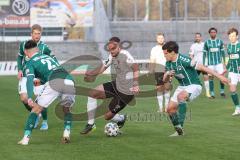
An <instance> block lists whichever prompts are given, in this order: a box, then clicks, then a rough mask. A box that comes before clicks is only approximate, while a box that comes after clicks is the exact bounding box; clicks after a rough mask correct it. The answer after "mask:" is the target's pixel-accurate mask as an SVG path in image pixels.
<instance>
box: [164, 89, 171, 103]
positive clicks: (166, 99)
mask: <svg viewBox="0 0 240 160" xmlns="http://www.w3.org/2000/svg"><path fill="white" fill-rule="evenodd" d="M164 98H165V107H168V103H169V100H170V91H165V92H164Z"/></svg>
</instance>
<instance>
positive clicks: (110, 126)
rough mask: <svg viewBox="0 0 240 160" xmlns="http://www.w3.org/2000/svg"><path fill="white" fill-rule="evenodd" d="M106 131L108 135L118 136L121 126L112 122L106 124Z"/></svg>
mask: <svg viewBox="0 0 240 160" xmlns="http://www.w3.org/2000/svg"><path fill="white" fill-rule="evenodd" d="M104 133H105V134H106V136H108V137H116V136H117V135H118V134H119V133H120V132H119V127H118V125H117V124H116V123H113V122H110V123H107V124H106V125H105V128H104Z"/></svg>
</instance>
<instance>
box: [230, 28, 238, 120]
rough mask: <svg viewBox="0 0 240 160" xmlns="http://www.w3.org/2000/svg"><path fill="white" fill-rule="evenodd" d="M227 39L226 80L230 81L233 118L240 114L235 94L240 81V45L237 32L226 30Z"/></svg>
mask: <svg viewBox="0 0 240 160" xmlns="http://www.w3.org/2000/svg"><path fill="white" fill-rule="evenodd" d="M228 38H229V40H230V43H229V44H228V45H227V53H228V56H229V61H228V64H227V69H228V72H229V73H228V79H229V80H230V88H229V89H230V92H231V98H232V101H233V104H234V105H235V111H234V113H233V114H232V115H233V116H235V115H239V114H240V106H239V99H238V94H237V92H236V91H237V84H238V82H239V81H240V71H239V69H240V43H239V42H238V30H237V29H236V28H230V29H229V30H228Z"/></svg>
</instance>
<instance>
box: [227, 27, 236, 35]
mask: <svg viewBox="0 0 240 160" xmlns="http://www.w3.org/2000/svg"><path fill="white" fill-rule="evenodd" d="M234 32H235V33H236V35H238V30H237V29H236V28H230V29H229V30H228V32H227V34H228V35H229V34H231V33H234Z"/></svg>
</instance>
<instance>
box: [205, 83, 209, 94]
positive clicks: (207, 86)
mask: <svg viewBox="0 0 240 160" xmlns="http://www.w3.org/2000/svg"><path fill="white" fill-rule="evenodd" d="M204 86H205V90H206V92H209V81H204Z"/></svg>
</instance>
